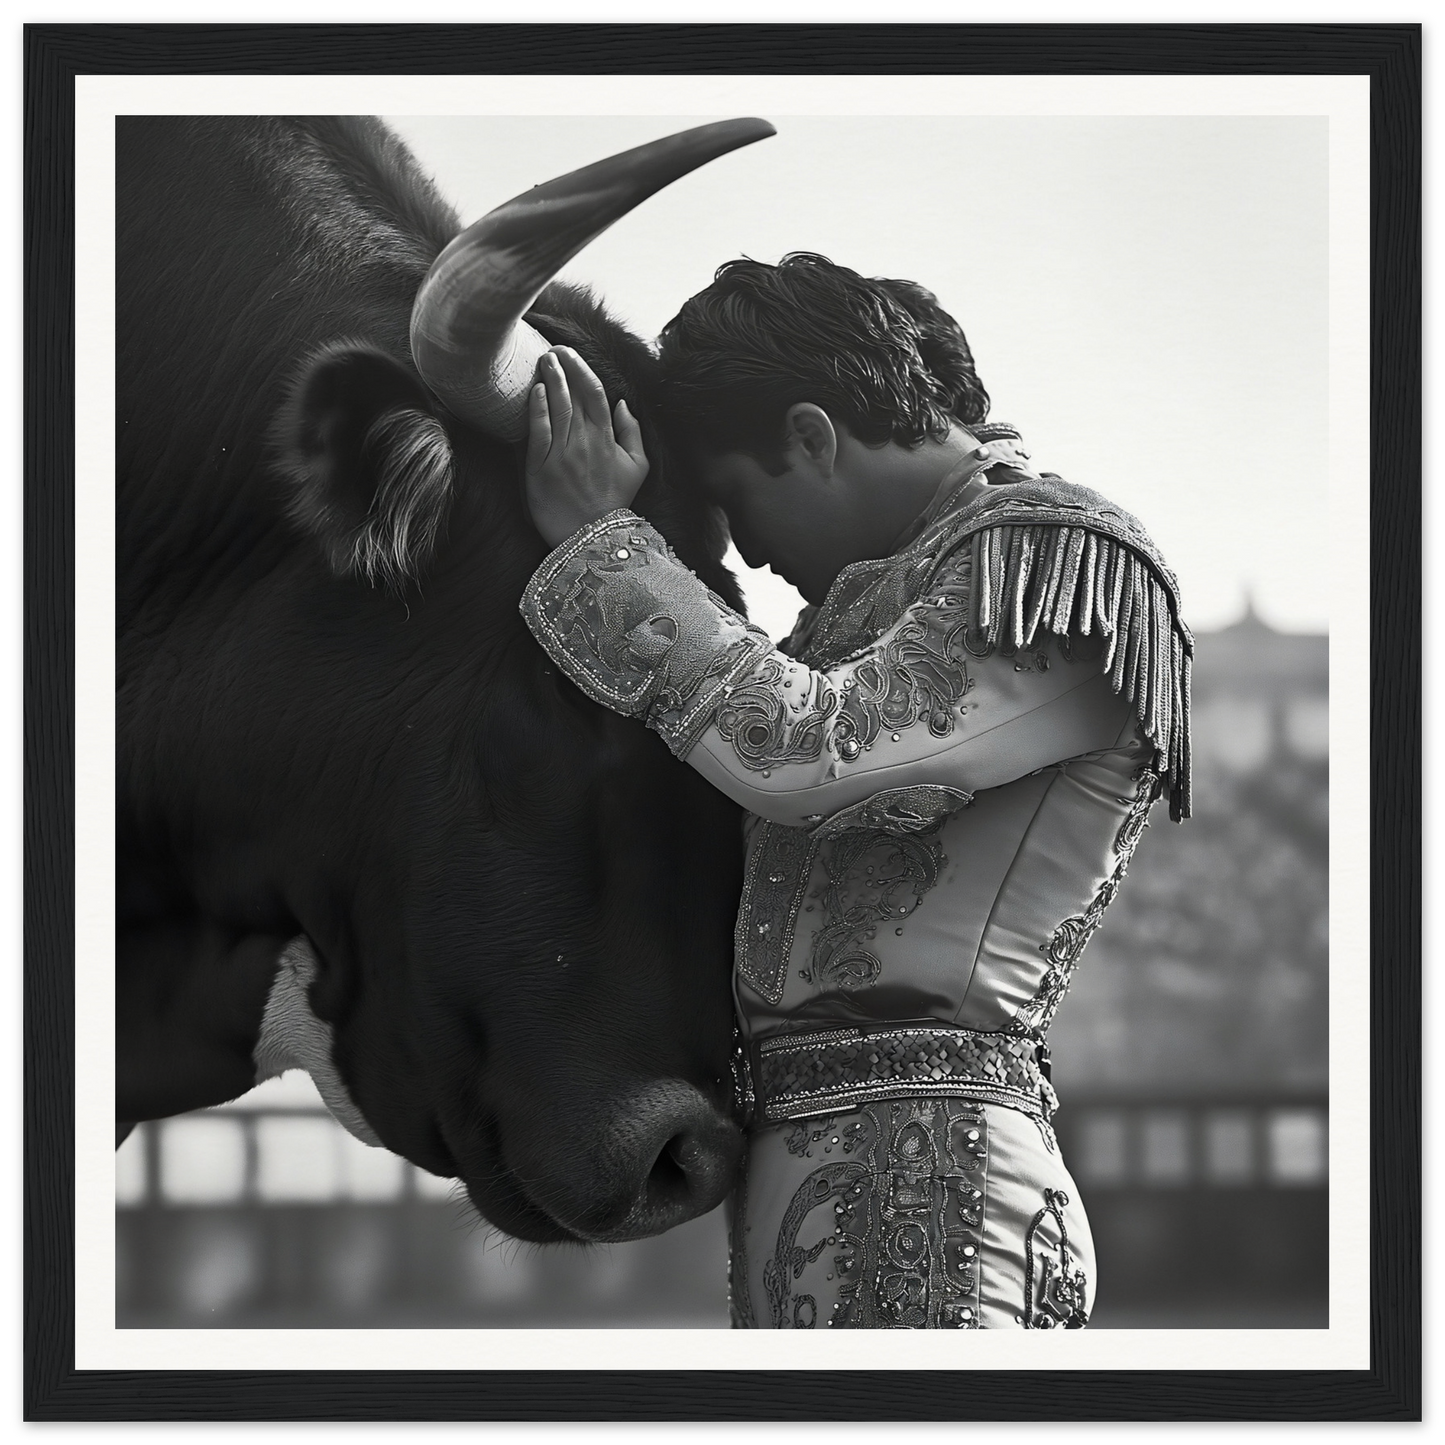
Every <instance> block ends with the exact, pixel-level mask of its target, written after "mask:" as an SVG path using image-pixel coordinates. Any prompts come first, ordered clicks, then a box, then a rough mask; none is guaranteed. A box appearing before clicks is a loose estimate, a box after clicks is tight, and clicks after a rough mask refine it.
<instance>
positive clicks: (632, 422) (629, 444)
mask: <svg viewBox="0 0 1445 1445" xmlns="http://www.w3.org/2000/svg"><path fill="white" fill-rule="evenodd" d="M612 427H613V430H614V431H615V432H616V433H617V445H618V446H620V447H621V448H622V450H623V451H625V452H626V453H627V455H628V456H630V457H631V458H632V460H633V461H635V462H638V463H640V464H641V465H642V466H643V467H646V466H647V464H648V463H647V451H646V449H645V448H644V447H643V445H642V428H641V427H640V426H638V424H637V418H636V417H635V416H633V414H632V413H631V411H629V410H628V407H627V403H626V402H625V401H619V402H618V403H617V409H616V411H614V412H613V414H612Z"/></svg>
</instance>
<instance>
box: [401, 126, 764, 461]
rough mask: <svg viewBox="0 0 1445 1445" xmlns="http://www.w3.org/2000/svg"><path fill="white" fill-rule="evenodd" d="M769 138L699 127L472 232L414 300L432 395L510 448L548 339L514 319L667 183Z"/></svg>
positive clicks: (570, 177)
mask: <svg viewBox="0 0 1445 1445" xmlns="http://www.w3.org/2000/svg"><path fill="white" fill-rule="evenodd" d="M774 134H776V132H775V130H774V128H773V127H772V126H771V125H770V124H769V123H768V122H767V121H765V120H757V119H751V118H749V119H743V120H723V121H717V122H715V123H714V124H712V125H700V126H696V127H695V128H694V129H692V130H685V131H680V132H678V134H676V135H670V136H666V137H664V138H663V139H662V140H656V141H652V142H650V143H649V144H647V145H642V146H637V147H635V148H634V149H632V150H628V151H623V152H622V153H621V154H620V155H615V156H610V157H609V158H608V159H607V160H603V161H598V162H596V163H595V164H594V165H590V166H583V167H582V169H581V170H577V171H572V172H570V173H569V174H567V175H565V176H559V177H558V178H557V179H556V180H554V181H548V182H547V183H546V184H545V185H541V186H534V187H533V188H532V189H531V190H530V191H524V192H523V193H522V194H521V195H520V196H515V197H513V199H512V200H510V201H508V202H507V203H506V204H505V205H502V206H498V207H497V209H496V210H494V211H490V212H489V213H488V214H487V215H485V216H483V217H482V219H481V220H480V221H478V222H477V223H476V224H475V225H473V226H469V227H468V228H467V229H466V230H465V231H463V232H462V233H461V235H459V236H458V237H456V239H455V240H453V241H452V243H451V244H450V245H449V246H448V247H447V248H446V250H444V251H443V252H442V253H441V255H440V256H438V257H437V259H436V261H435V262H434V263H433V265H432V268H431V270H430V271H429V272H428V273H427V276H426V279H425V280H424V281H423V282H422V284H421V289H420V290H419V291H418V292H417V296H416V301H415V303H414V304H413V307H412V315H411V351H412V358H413V360H415V362H416V365H417V370H418V371H420V373H421V375H422V378H423V380H424V381H425V382H426V384H427V385H428V386H429V387H430V388H431V389H432V391H433V392H434V393H435V394H436V396H437V397H438V398H439V399H440V400H441V401H442V402H444V403H445V405H446V406H447V407H448V408H449V409H450V410H451V411H452V412H453V413H454V414H455V415H456V416H458V417H460V418H461V419H462V420H464V421H467V422H470V423H471V424H472V425H473V426H476V427H479V428H480V429H481V430H483V431H485V432H488V433H490V434H491V435H493V436H498V437H502V438H504V439H506V440H508V441H517V440H520V439H521V438H522V437H523V436H524V435H525V434H526V430H527V392H528V390H529V388H530V387H531V385H532V381H533V378H534V377H535V375H536V371H537V362H538V361H539V360H540V359H541V357H542V354H543V353H544V352H545V351H546V350H547V349H548V343H547V341H546V340H545V339H544V338H543V337H542V336H541V335H539V334H538V332H536V331H534V330H533V329H532V327H530V326H528V325H527V324H526V322H524V321H523V320H522V316H523V314H524V313H525V312H526V311H527V310H528V309H529V308H530V307H531V305H532V303H533V302H534V301H535V300H536V299H537V295H538V293H539V292H540V291H541V290H542V288H543V287H544V286H545V285H546V284H547V283H548V282H549V281H550V280H551V279H552V277H553V276H555V275H556V274H557V272H558V271H560V270H561V269H562V267H563V266H565V265H566V264H567V262H568V261H570V260H571V259H572V257H574V256H575V255H576V254H577V253H578V252H579V251H580V250H582V248H583V247H584V246H586V245H587V244H588V242H590V241H593V240H595V239H596V238H597V237H598V236H600V235H601V234H602V232H603V231H605V230H606V229H607V228H608V227H609V226H610V225H612V223H613V222H614V221H617V220H619V219H620V218H621V217H623V216H625V215H626V214H627V213H628V212H629V211H630V210H632V209H633V208H634V207H635V206H637V205H640V204H641V203H642V202H643V201H645V200H646V199H647V198H648V197H649V196H651V195H653V194H655V193H656V192H657V191H660V190H661V189H662V188H663V187H664V186H666V185H670V184H671V183H672V182H673V181H675V180H677V179H679V178H680V177H682V176H685V175H687V173H688V172H689V171H694V170H696V169H697V168H698V167H699V166H702V165H705V164H706V163H707V162H708V161H711V160H716V159H717V157H718V156H721V155H726V154H727V152H728V151H732V150H737V149H738V148H739V147H740V146H745V145H751V144H752V143H753V142H754V141H758V140H763V139H765V138H766V137H767V136H770V135H774Z"/></svg>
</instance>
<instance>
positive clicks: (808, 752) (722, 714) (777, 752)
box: [716, 655, 838, 772]
mask: <svg viewBox="0 0 1445 1445" xmlns="http://www.w3.org/2000/svg"><path fill="white" fill-rule="evenodd" d="M797 670H801V669H797V668H796V665H795V664H790V663H788V661H787V660H786V659H785V658H784V657H782V656H780V655H779V656H773V657H767V658H764V659H763V661H762V662H761V663H760V664H759V665H758V667H757V668H756V670H755V671H754V672H753V673H752V674H751V675H750V676H748V677H746V678H744V679H742V680H740V681H739V682H737V683H735V684H733V685H732V686H730V687H729V688H728V689H727V690H726V693H725V696H724V698H723V701H722V704H721V706H720V707H719V708H718V710H717V717H716V722H717V730H718V733H719V735H720V736H721V737H722V739H723V741H724V742H727V743H731V744H732V749H733V752H734V753H736V754H737V757H738V761H739V762H741V763H742V765H743V766H744V767H745V768H751V769H752V770H753V771H754V772H760V771H762V770H763V769H764V768H776V767H779V766H781V765H783V764H785V763H810V762H812V761H813V760H814V759H815V758H817V757H820V756H821V755H822V752H823V738H824V724H825V723H826V722H827V721H828V719H829V718H830V717H832V715H833V713H834V712H835V711H836V710H837V707H838V695H837V693H836V692H834V691H833V688H832V687H831V686H830V685H829V683H828V679H827V678H826V677H825V676H824V675H823V674H822V673H808V672H804V673H803V675H804V677H805V678H807V679H808V682H807V684H806V691H804V692H803V693H802V694H801V695H800V696H799V699H798V702H797V704H796V705H792V704H790V703H789V701H788V700H787V699H786V698H785V697H784V695H783V683H784V681H785V678H786V674H787V673H789V672H792V671H797Z"/></svg>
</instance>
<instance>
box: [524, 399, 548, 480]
mask: <svg viewBox="0 0 1445 1445" xmlns="http://www.w3.org/2000/svg"><path fill="white" fill-rule="evenodd" d="M551 450H552V421H551V418H550V417H549V416H548V415H547V388H546V387H545V386H544V385H543V384H542V383H541V382H540V381H539V382H538V383H537V384H536V385H535V386H534V387H533V388H532V391H531V394H530V395H529V396H528V397H527V470H528V471H529V472H535V471H538V470H539V469H540V468H541V466H542V463H543V462H545V461H546V460H547V453H548V452H549V451H551Z"/></svg>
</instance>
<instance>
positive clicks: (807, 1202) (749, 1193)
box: [522, 426, 1193, 1327]
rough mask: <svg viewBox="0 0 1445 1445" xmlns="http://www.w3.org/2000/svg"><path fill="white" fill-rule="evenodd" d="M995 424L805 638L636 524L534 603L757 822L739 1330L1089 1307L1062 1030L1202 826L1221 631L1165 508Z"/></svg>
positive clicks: (620, 528) (1016, 1315)
mask: <svg viewBox="0 0 1445 1445" xmlns="http://www.w3.org/2000/svg"><path fill="white" fill-rule="evenodd" d="M974 431H975V434H976V435H977V436H978V438H979V440H980V443H981V445H980V446H979V448H978V449H977V450H976V451H975V452H974V453H973V454H972V455H971V456H970V457H969V458H968V459H967V460H966V461H965V462H964V463H963V464H962V465H961V466H960V467H959V468H957V469H955V471H954V472H952V473H951V474H950V475H949V476H948V477H947V478H945V479H944V482H943V484H942V485H941V486H940V488H939V490H938V493H937V495H936V497H935V500H934V502H933V504H932V505H931V506H930V507H929V508H928V509H927V511H926V512H925V513H924V515H923V517H922V518H921V519H920V521H919V523H918V524H917V528H916V534H915V535H914V536H913V537H912V539H911V540H909V541H908V542H907V543H906V544H905V545H903V546H901V547H900V548H899V549H898V550H897V551H895V552H894V553H893V554H892V555H891V556H889V557H886V558H882V559H879V560H876V561H864V562H858V563H854V564H852V565H851V566H849V567H846V568H844V569H843V571H842V572H841V573H840V574H839V576H838V578H837V579H836V581H835V582H834V584H833V586H832V588H831V589H830V591H829V593H828V596H827V598H826V599H825V601H824V603H823V605H822V606H821V607H820V608H816V609H813V608H810V609H807V610H806V611H805V612H804V614H803V616H802V618H801V619H800V621H799V625H798V627H797V628H796V629H795V631H794V633H793V635H792V637H791V638H789V639H788V640H787V641H786V642H785V643H784V644H783V645H782V646H775V645H774V644H773V643H772V642H771V641H770V640H769V639H768V638H767V637H766V636H765V635H764V634H763V633H762V632H761V631H760V630H759V629H757V628H756V627H753V626H751V625H750V624H749V623H748V622H746V621H745V620H744V619H743V618H742V617H740V616H738V615H737V614H736V613H734V612H732V611H731V610H730V609H729V608H728V607H727V606H726V604H724V603H723V602H722V601H721V599H719V598H718V597H717V596H716V595H715V594H713V593H712V592H710V591H709V590H708V589H707V588H705V587H704V586H703V585H702V583H701V582H699V581H698V580H697V578H696V577H694V576H693V575H692V574H691V573H690V572H688V571H687V569H685V568H684V567H682V565H681V564H680V563H679V562H678V561H677V560H676V559H675V558H674V557H673V555H672V553H671V552H670V551H669V549H668V547H667V545H666V543H665V542H664V541H663V539H662V538H661V537H660V536H659V535H658V534H657V532H655V531H654V530H653V529H652V528H651V527H650V526H649V525H648V524H647V523H646V522H644V521H642V520H641V519H640V518H638V517H637V516H635V515H633V514H632V513H630V512H626V511H620V512H614V513H611V514H610V515H608V516H606V517H603V518H601V519H599V520H598V521H597V522H595V523H593V524H591V525H590V526H588V527H584V528H582V529H581V530H580V531H578V532H577V533H576V534H574V535H573V536H572V537H570V538H568V539H567V540H566V541H565V542H564V543H563V544H562V545H561V546H560V547H558V548H557V549H556V550H555V551H554V552H553V553H552V554H551V555H550V556H549V557H548V558H547V560H546V561H545V562H544V563H543V565H542V567H541V568H539V569H538V571H537V573H536V575H535V576H534V577H533V579H532V581H531V583H530V584H529V586H528V588H527V590H526V593H525V595H524V597H523V600H522V612H523V615H524V616H525V618H526V620H527V622H528V625H529V626H530V627H531V629H532V631H533V632H534V633H535V635H536V636H537V638H538V640H539V641H540V642H541V643H542V645H543V646H544V647H545V648H546V649H547V651H548V652H549V653H550V654H551V656H552V657H553V658H554V659H555V660H556V662H557V663H558V665H559V666H560V667H561V668H562V669H563V670H564V672H565V673H566V674H567V675H568V676H569V677H570V678H571V679H572V680H573V681H574V682H575V683H577V685H578V686H579V687H581V688H582V689H583V691H584V692H586V693H587V694H588V695H589V696H591V697H593V698H595V699H597V700H599V701H601V702H604V703H606V704H607V705H609V706H611V707H613V708H615V709H616V710H618V711H620V712H623V713H626V714H628V715H630V716H635V717H638V718H641V719H642V720H643V721H645V722H646V723H647V725H648V726H650V727H652V728H654V729H656V731H658V732H659V733H660V734H661V735H662V737H663V738H664V739H665V740H666V741H667V743H668V745H669V747H671V748H672V750H673V751H674V753H676V754H677V755H678V756H679V757H681V758H685V759H686V760H687V761H688V762H689V763H691V764H692V765H693V766H694V767H696V768H697V769H698V770H699V771H700V772H701V773H702V774H703V775H704V776H705V777H707V778H708V779H709V780H711V781H712V782H713V783H715V784H716V786H718V787H719V788H721V789H722V790H723V791H724V792H726V793H728V794H729V795H730V796H731V797H733V798H735V799H737V800H738V801H740V802H741V803H743V804H744V805H745V806H746V807H747V808H748V809H749V811H750V814H751V816H750V817H749V819H748V822H747V869H746V874H745V883H744V890H743V896H742V900H741V905H740V907H739V911H738V922H737V933H736V965H737V966H736V982H735V989H736V996H737V1005H738V1017H739V1025H740V1031H741V1035H742V1039H743V1045H742V1049H741V1055H740V1068H739V1080H738V1082H739V1089H740V1092H741V1093H742V1094H743V1095H744V1096H745V1098H746V1100H747V1104H748V1107H749V1108H750V1109H751V1118H752V1126H753V1134H752V1139H751V1145H750V1149H749V1158H748V1165H747V1171H746V1181H745V1185H744V1187H743V1190H742V1191H741V1195H740V1200H739V1202H738V1205H737V1208H736V1211H735V1213H736V1228H735V1233H734V1250H733V1303H734V1312H735V1319H736V1320H737V1321H738V1322H739V1323H743V1324H763V1325H772V1326H776V1327H784V1326H805V1325H811V1324H814V1323H823V1324H834V1325H858V1324H862V1325H902V1326H925V1327H939V1326H950V1325H951V1326H959V1327H969V1326H977V1325H980V1324H1002V1325H1008V1324H1025V1325H1029V1326H1038V1325H1048V1324H1053V1323H1065V1324H1078V1323H1082V1322H1083V1320H1084V1318H1086V1315H1087V1307H1088V1296H1089V1284H1088V1278H1089V1276H1090V1275H1091V1273H1092V1270H1091V1266H1090V1263H1089V1254H1090V1246H1089V1239H1088V1228H1087V1221H1086V1220H1084V1218H1083V1216H1082V1212H1081V1211H1080V1210H1079V1209H1078V1207H1077V1204H1076V1203H1071V1199H1072V1196H1073V1193H1074V1190H1073V1185H1072V1181H1071V1180H1070V1179H1069V1178H1068V1174H1067V1171H1066V1170H1065V1169H1064V1167H1063V1164H1062V1161H1060V1160H1059V1159H1058V1156H1057V1152H1056V1150H1055V1148H1054V1140H1053V1135H1052V1130H1051V1129H1050V1127H1049V1116H1050V1114H1051V1112H1052V1109H1053V1106H1054V1102H1055V1101H1054V1097H1053V1091H1052V1089H1051V1087H1050V1086H1049V1083H1048V1079H1047V1056H1046V1052H1045V1051H1044V1049H1043V1047H1042V1044H1043V1038H1044V1034H1045V1031H1046V1029H1047V1028H1048V1025H1049V1023H1050V1021H1051V1020H1052V1018H1053V1015H1054V1012H1055V1010H1056V1009H1057V1007H1058V1005H1059V1002H1060V1000H1061V998H1062V996H1063V994H1064V991H1065V989H1066V988H1067V986H1068V982H1069V977H1070V974H1071V973H1072V971H1073V969H1074V967H1075V966H1076V964H1077V962H1078V959H1079V955H1080V953H1081V952H1082V950H1083V947H1084V945H1085V943H1086V942H1087V941H1088V939H1089V937H1090V935H1091V934H1092V933H1093V932H1094V930H1095V929H1096V928H1097V927H1098V926H1099V922H1100V920H1101V918H1102V915H1103V913H1104V910H1105V908H1106V907H1107V906H1108V904H1109V902H1110V901H1111V900H1112V898H1113V896H1114V894H1115V892H1116V890H1117V888H1118V886H1119V881H1120V879H1121V878H1122V876H1123V874H1124V870H1125V868H1126V867H1127V865H1128V861H1129V858H1130V856H1131V854H1132V852H1133V850H1134V847H1135V845H1136V844H1137V843H1138V840H1139V837H1140V835H1141V834H1142V832H1143V829H1144V827H1145V824H1146V820H1147V816H1148V813H1149V809H1150V806H1151V805H1152V803H1153V802H1154V801H1155V799H1156V797H1158V796H1159V794H1160V792H1161V790H1163V789H1167V791H1168V793H1169V797H1170V809H1171V813H1172V814H1173V815H1174V816H1175V817H1176V818H1180V817H1184V816H1187V814H1188V811H1189V726H1188V721H1189V719H1188V697H1189V660H1190V655H1191V651H1192V645H1193V644H1192V639H1191V638H1190V635H1189V632H1188V630H1187V629H1186V628H1185V626H1184V624H1183V622H1182V620H1181V619H1180V616H1179V604H1178V592H1177V586H1176V584H1175V581H1174V578H1173V575H1172V574H1171V573H1170V571H1169V570H1168V568H1167V567H1166V566H1165V565H1164V562H1163V560H1162V558H1160V556H1159V555H1158V553H1157V551H1156V550H1155V548H1154V546H1153V544H1152V543H1151V542H1150V540H1149V538H1148V537H1147V535H1146V534H1145V533H1144V531H1143V529H1142V527H1141V526H1140V525H1139V523H1138V522H1137V521H1135V519H1134V518H1132V517H1130V516H1129V515H1128V514H1127V513H1126V512H1124V511H1122V510H1121V509H1119V508H1117V507H1115V506H1114V505H1113V504H1111V503H1110V502H1108V501H1106V500H1105V499H1104V498H1103V497H1100V496H1099V495H1098V494H1096V493H1093V492H1089V491H1087V490H1085V489H1083V488H1080V487H1074V486H1070V485H1069V484H1067V483H1065V482H1064V481H1063V480H1062V479H1061V478H1058V477H1056V476H1053V475H1052V474H1043V475H1040V474H1038V473H1035V472H1033V471H1032V470H1031V469H1030V468H1029V466H1028V464H1027V454H1026V453H1025V452H1023V451H1022V449H1021V447H1020V445H1019V438H1018V434H1017V433H1016V432H1014V431H1013V430H1012V429H1011V428H1007V427H1000V426H990V427H979V428H975V429H974ZM1030 1141H1032V1142H1030ZM824 1155H834V1157H833V1158H832V1159H831V1160H828V1159H824V1158H823V1157H822V1156H824ZM810 1161H813V1162H810ZM820 1219H821V1220H823V1221H824V1223H823V1225H822V1226H819V1224H818V1221H819V1220H820ZM819 1227H822V1228H824V1231H825V1232H824V1233H823V1234H822V1236H821V1237H820V1238H813V1237H812V1236H816V1235H817V1233H818V1228H819ZM759 1253H761V1254H762V1255H763V1257H764V1264H763V1267H762V1269H761V1271H760V1272H759V1271H756V1270H752V1269H750V1268H749V1260H750V1259H755V1258H756V1256H757V1255H758V1254H759ZM825 1255H826V1258H825V1257H824V1256H825ZM804 1284H805V1285H806V1288H803V1287H802V1285H804ZM805 1301H806V1303H804V1302H805ZM825 1305H826V1308H825V1307H824V1306H825Z"/></svg>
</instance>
